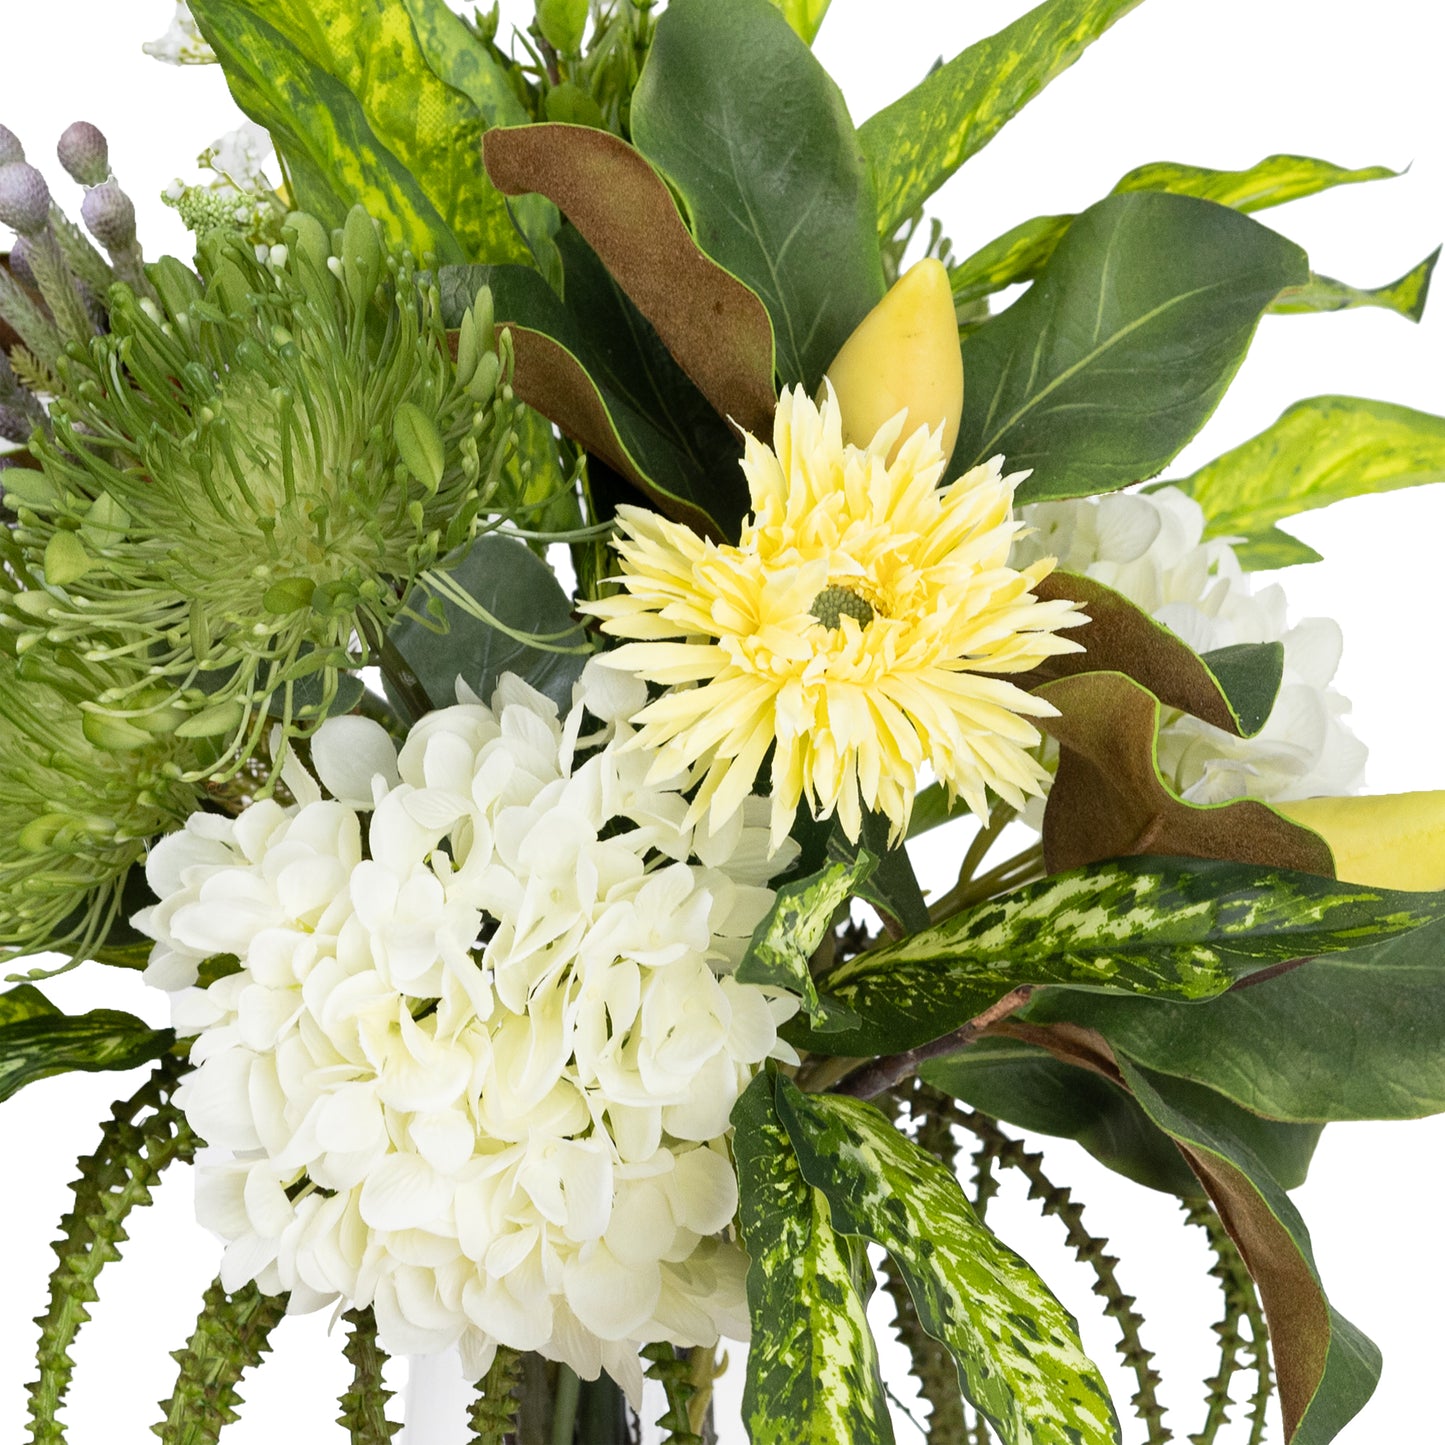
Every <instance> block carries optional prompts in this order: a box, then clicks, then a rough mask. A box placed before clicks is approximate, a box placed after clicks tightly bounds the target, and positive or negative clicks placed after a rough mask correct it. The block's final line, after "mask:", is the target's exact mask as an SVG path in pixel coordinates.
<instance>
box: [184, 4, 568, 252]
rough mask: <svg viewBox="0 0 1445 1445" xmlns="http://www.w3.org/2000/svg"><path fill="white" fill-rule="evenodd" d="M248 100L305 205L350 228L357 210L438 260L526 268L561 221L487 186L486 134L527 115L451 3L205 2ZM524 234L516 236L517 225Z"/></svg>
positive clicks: (212, 30) (206, 17)
mask: <svg viewBox="0 0 1445 1445" xmlns="http://www.w3.org/2000/svg"><path fill="white" fill-rule="evenodd" d="M191 10H192V13H193V14H194V15H195V17H196V21H197V23H198V24H199V26H200V27H201V31H202V33H203V34H204V35H205V37H206V39H207V40H208V41H209V42H210V44H211V46H212V48H213V49H214V50H215V52H216V54H217V56H218V57H219V59H220V61H221V65H222V68H223V69H224V70H225V72H226V79H227V82H228V83H229V85H230V87H231V94H232V95H233V96H235V98H236V102H237V104H238V105H239V106H240V107H241V109H242V110H244V111H245V112H246V114H247V115H249V116H250V117H251V118H252V119H253V120H256V121H258V122H260V124H262V125H264V126H265V127H266V128H267V129H268V130H269V131H270V132H271V134H272V135H273V136H274V137H275V139H276V143H277V146H278V147H279V149H280V151H281V153H282V155H283V156H284V157H285V159H286V162H287V167H288V170H289V172H290V177H291V181H292V185H293V190H294V199H295V201H296V203H297V204H298V205H299V206H300V207H302V208H303V209H305V210H308V211H311V212H313V213H314V214H315V215H317V216H318V217H319V218H320V219H321V220H322V221H323V223H325V224H327V225H331V226H340V225H341V224H342V223H343V222H344V221H345V219H346V215H347V212H348V211H349V210H350V209H351V207H352V206H353V205H357V204H359V205H361V206H363V207H365V209H366V211H367V213H368V214H369V215H370V216H372V217H373V218H374V219H376V220H377V221H380V222H381V224H382V227H383V228H384V230H385V231H386V233H387V235H388V238H389V239H390V240H391V242H392V243H394V244H404V245H406V246H407V247H409V248H410V249H411V250H412V251H413V252H415V253H416V254H417V255H418V256H421V255H423V254H425V253H427V252H432V253H434V254H435V255H436V256H437V258H438V259H439V260H441V261H449V262H462V261H484V260H485V261H529V260H530V259H531V252H530V251H529V247H528V244H527V242H528V240H530V241H531V242H532V246H533V247H534V248H541V250H542V251H543V253H545V252H546V251H548V250H549V249H550V246H549V243H548V240H547V237H548V235H549V234H550V232H551V230H553V229H554V228H555V224H556V213H555V212H554V211H553V210H552V208H551V207H550V206H549V205H548V204H547V203H546V202H545V201H543V200H541V199H540V198H538V197H529V198H526V199H524V200H522V201H519V202H514V203H513V206H512V211H513V214H514V215H515V217H516V222H515V223H514V221H513V220H512V218H511V217H510V216H509V215H508V210H507V206H506V204H505V203H504V201H503V198H502V197H501V196H500V195H499V194H498V193H497V191H496V190H494V189H493V187H492V186H491V185H490V183H489V182H488V181H487V176H486V171H485V170H484V169H483V167H482V158H481V137H482V133H483V131H485V130H486V129H487V128H488V127H489V126H492V125H518V124H521V123H522V122H524V121H526V120H528V119H530V117H529V116H528V115H527V114H526V112H525V110H524V109H523V108H522V104H521V102H520V101H519V100H518V99H517V97H516V96H515V95H514V94H513V93H512V91H511V90H510V88H509V87H508V85H507V83H506V78H505V77H504V76H503V75H502V74H501V72H500V71H499V69H498V68H497V66H496V65H495V63H494V62H493V60H492V58H491V56H490V55H489V54H488V52H487V50H486V48H485V46H484V45H483V44H482V42H481V41H480V40H479V39H478V38H477V37H476V36H475V35H473V34H472V32H471V31H470V30H468V29H467V27H466V25H465V24H463V22H462V21H461V19H460V18H459V17H458V16H456V15H454V14H452V12H451V11H450V10H448V9H447V7H446V5H445V4H444V3H442V0H195V4H194V5H192V7H191ZM519 226H520V228H521V232H522V233H523V234H519V232H518V227H519Z"/></svg>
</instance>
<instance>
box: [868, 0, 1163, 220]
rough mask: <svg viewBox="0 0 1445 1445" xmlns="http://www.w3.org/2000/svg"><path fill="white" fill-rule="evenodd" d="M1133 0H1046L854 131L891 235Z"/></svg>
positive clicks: (1134, 1) (880, 217)
mask: <svg viewBox="0 0 1445 1445" xmlns="http://www.w3.org/2000/svg"><path fill="white" fill-rule="evenodd" d="M1137 4H1139V0H1045V3H1044V4H1042V5H1037V6H1035V7H1034V9H1032V10H1030V11H1029V12H1028V14H1027V15H1023V16H1021V17H1020V18H1019V19H1017V20H1015V21H1014V22H1013V23H1012V24H1011V25H1006V26H1004V28H1003V29H1002V30H1000V31H998V32H997V34H994V35H990V36H988V37H987V38H986V39H984V40H980V41H978V42H977V43H976V44H974V45H970V46H969V47H968V49H967V50H964V51H963V52H962V53H960V54H959V55H956V56H955V57H954V58H953V59H952V60H950V61H949V62H948V64H946V65H942V66H940V67H939V68H938V69H937V70H935V71H934V72H933V73H932V74H931V75H930V76H929V77H928V78H927V79H926V80H925V81H923V82H922V83H921V84H919V85H916V86H915V87H914V88H913V89H912V90H910V91H909V92H908V94H907V95H904V96H902V97H901V98H900V99H898V100H895V101H894V102H893V104H892V105H890V106H887V107H885V108H884V109H883V110H880V111H879V112H878V114H877V115H875V116H873V117H871V118H870V119H869V120H868V121H866V122H865V123H864V125H863V126H862V127H861V129H860V130H859V132H858V138H859V140H861V141H862V143H863V149H864V152H865V153H866V155H867V157H868V160H869V162H870V164H871V165H872V167H873V179H874V182H875V183H876V185H877V187H878V229H879V231H880V233H881V234H883V235H885V236H890V235H892V234H893V232H894V231H895V230H896V229H897V227H898V225H899V223H900V222H902V221H903V220H904V219H905V218H906V217H908V216H909V215H911V214H912V213H913V212H914V211H916V210H917V209H918V208H919V206H921V205H922V204H923V203H924V201H926V200H927V199H928V198H929V196H931V195H932V194H933V193H934V191H936V190H937V189H938V188H939V186H941V185H942V184H943V183H944V181H946V180H947V179H948V178H949V176H951V175H952V174H953V173H954V172H955V171H956V170H957V169H958V168H959V166H961V165H962V164H963V163H964V161H966V160H967V159H968V158H969V156H971V155H973V154H974V153H975V152H976V151H979V150H982V149H983V147H984V146H986V145H987V144H988V143H989V141H991V140H992V139H993V138H994V136H995V135H997V134H998V132H999V131H1000V130H1001V129H1002V128H1003V126H1004V124H1005V123H1006V122H1007V121H1008V120H1010V119H1011V118H1012V117H1013V116H1014V115H1016V114H1017V113H1018V112H1019V111H1020V110H1022V109H1023V108H1024V106H1025V105H1027V104H1028V103H1029V101H1031V100H1032V99H1033V98H1034V96H1036V95H1037V94H1038V93H1039V91H1041V90H1042V89H1043V88H1044V87H1045V86H1046V85H1047V84H1048V83H1049V82H1050V81H1051V80H1052V79H1053V78H1054V77H1055V76H1056V75H1059V74H1061V73H1062V72H1063V71H1065V70H1067V69H1068V68H1069V66H1071V65H1072V64H1073V63H1074V62H1075V61H1076V60H1077V59H1078V58H1079V56H1081V55H1082V54H1083V53H1084V51H1085V50H1086V49H1087V48H1088V47H1089V46H1090V45H1092V44H1093V42H1094V41H1095V40H1097V39H1098V38H1099V36H1101V35H1102V34H1103V33H1104V32H1105V31H1106V30H1107V29H1108V28H1109V27H1110V26H1111V25H1112V24H1113V23H1114V22H1115V21H1116V20H1118V19H1119V18H1120V16H1122V15H1126V14H1128V12H1129V11H1130V10H1132V9H1133V8H1134V7H1135V6H1136V5H1137Z"/></svg>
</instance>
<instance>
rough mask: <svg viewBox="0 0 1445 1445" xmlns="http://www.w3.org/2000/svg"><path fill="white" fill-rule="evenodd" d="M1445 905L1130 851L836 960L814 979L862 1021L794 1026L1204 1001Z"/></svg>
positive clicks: (900, 1040)
mask: <svg viewBox="0 0 1445 1445" xmlns="http://www.w3.org/2000/svg"><path fill="white" fill-rule="evenodd" d="M1441 916H1445V894H1434V893H1396V892H1388V891H1386V890H1383V889H1373V888H1364V887H1361V886H1359V885H1356V884H1352V883H1339V882H1336V881H1335V880H1334V879H1331V878H1320V877H1316V876H1315V875H1313V874H1309V873H1291V872H1286V871H1282V870H1277V869H1269V868H1256V867H1249V866H1247V865H1245V864H1240V863H1232V862H1221V861H1216V860H1211V859H1202V858H1201V859H1191V858H1123V859H1118V860H1116V861H1113V862H1109V863H1100V864H1096V865H1094V866H1092V867H1089V868H1084V869H1080V870H1078V871H1077V872H1073V873H1065V874H1060V875H1058V876H1056V877H1051V878H1045V879H1043V880H1042V881H1041V882H1038V883H1031V884H1027V885H1025V886H1024V887H1023V888H1020V889H1018V890H1016V891H1015V892H1013V893H1011V894H1008V895H1007V896H1006V897H1003V898H999V899H994V900H991V901H990V902H988V903H984V904H980V905H978V906H977V907H974V908H970V909H966V910H965V911H964V912H962V913H959V914H956V915H955V916H954V917H952V918H950V919H947V920H946V921H945V922H943V923H940V924H936V925H935V926H934V927H932V928H930V929H926V930H924V931H923V932H921V933H918V934H916V935H914V936H912V937H909V938H905V939H903V940H901V941H900V942H897V943H891V944H888V945H887V946H885V947H882V948H874V949H871V950H869V951H868V952H867V953H862V954H859V955H858V956H857V957H856V958H852V959H849V960H847V961H846V962H844V963H841V964H839V965H838V966H836V967H835V968H832V969H830V970H829V971H828V972H827V973H826V974H824V975H823V977H822V978H820V979H819V980H818V987H819V989H820V990H821V991H823V992H826V993H831V994H834V995H836V996H837V997H838V999H839V1000H840V1001H841V1002H842V1003H843V1004H844V1005H846V1006H847V1007H848V1008H851V1009H852V1010H853V1011H854V1013H856V1014H857V1015H858V1016H859V1018H861V1019H863V1020H864V1023H863V1024H862V1025H861V1026H860V1027H859V1028H858V1029H857V1030H853V1031H844V1032H839V1033H829V1034H826V1035H813V1034H808V1035H806V1036H803V1033H802V1030H798V1031H797V1035H798V1036H802V1037H803V1041H804V1042H805V1043H806V1044H807V1046H808V1047H809V1048H813V1049H816V1050H818V1051H819V1052H822V1053H830V1054H840V1055H847V1056H851V1057H858V1058H862V1057H866V1056H868V1055H871V1054H875V1053H896V1052H900V1051H902V1050H904V1049H910V1048H914V1047H916V1046H917V1045H919V1044H921V1043H925V1042H927V1041H928V1040H930V1039H935V1038H939V1037H941V1036H942V1035H944V1034H946V1033H948V1032H949V1031H950V1030H952V1029H954V1028H956V1027H958V1026H959V1025H960V1024H962V1023H965V1022H967V1021H968V1020H969V1019H971V1018H974V1017H976V1016H977V1015H978V1014H979V1013H980V1012H981V1011H982V1010H983V1009H984V1008H987V1007H988V1006H989V1005H991V1004H993V1003H995V1002H997V1001H998V1000H999V999H1001V998H1002V997H1003V996H1004V995H1005V994H1007V993H1009V992H1010V991H1012V990H1013V989H1015V988H1018V987H1019V986H1020V985H1023V984H1032V985H1038V984H1057V985H1062V986H1065V987H1068V988H1072V989H1083V990H1087V991H1089V992H1103V993H1125V994H1143V995H1163V996H1166V997H1173V998H1178V999H1189V1000H1199V999H1207V998H1212V997H1214V996H1215V995H1216V994H1219V993H1222V992H1223V991H1224V990H1225V989H1226V988H1228V987H1229V986H1230V985H1231V984H1233V983H1234V982H1235V981H1236V980H1238V979H1240V978H1245V977H1247V976H1248V975H1250V974H1252V973H1257V972H1259V971H1260V970H1261V969H1265V968H1268V967H1270V966H1271V965H1273V964H1277V963H1283V962H1288V961H1291V960H1293V959H1298V958H1305V957H1310V956H1313V955H1315V954H1320V953H1335V952H1340V951H1342V950H1345V949H1348V948H1352V947H1358V946H1359V945H1360V944H1361V943H1362V941H1364V940H1367V939H1377V940H1378V939H1385V938H1388V937H1390V936H1392V935H1396V934H1402V933H1407V932H1408V931H1409V930H1411V929H1414V928H1418V927H1421V926H1422V925H1424V924H1426V923H1429V922H1431V921H1433V920H1434V919H1436V918H1439V917H1441ZM790 1036H791V1035H790Z"/></svg>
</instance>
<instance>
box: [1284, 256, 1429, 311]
mask: <svg viewBox="0 0 1445 1445" xmlns="http://www.w3.org/2000/svg"><path fill="white" fill-rule="evenodd" d="M1439 259H1440V248H1439V247H1438V246H1437V247H1436V248H1435V249H1434V250H1433V251H1431V252H1430V254H1429V255H1428V256H1426V257H1425V259H1424V260H1423V261H1421V262H1420V263H1419V264H1418V265H1416V266H1412V267H1411V268H1410V269H1409V270H1408V271H1406V272H1405V274H1404V275H1403V276H1401V277H1400V279H1399V280H1398V281H1391V282H1389V284H1388V285H1385V286H1374V287H1360V286H1351V285H1349V284H1348V283H1347V282H1344V281H1336V280H1335V278H1334V277H1333V276H1319V275H1316V274H1315V273H1314V272H1311V273H1310V279H1309V281H1308V282H1307V283H1306V284H1305V285H1303V286H1296V287H1292V288H1291V289H1290V290H1288V291H1283V292H1281V293H1280V296H1279V299H1278V300H1277V301H1276V302H1275V303H1274V305H1273V306H1271V307H1270V308H1269V309H1270V311H1271V312H1273V313H1274V314H1275V315H1276V316H1312V315H1315V314H1317V313H1319V312H1321V311H1353V310H1355V309H1357V308H1358V307H1361V306H1378V307H1380V308H1381V309H1382V310H1384V311H1393V312H1395V313H1396V314H1397V315H1400V316H1403V317H1404V318H1405V320H1406V321H1418V320H1419V319H1420V318H1421V317H1422V316H1423V315H1424V314H1425V302H1426V300H1427V299H1428V297H1429V295H1430V277H1431V276H1432V275H1433V274H1434V271H1435V263H1436V262H1437V261H1438V260H1439Z"/></svg>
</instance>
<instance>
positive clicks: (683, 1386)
mask: <svg viewBox="0 0 1445 1445" xmlns="http://www.w3.org/2000/svg"><path fill="white" fill-rule="evenodd" d="M642 1358H643V1359H644V1360H646V1361H647V1362H648V1366H647V1378H648V1379H649V1380H656V1381H657V1382H658V1383H659V1384H660V1385H661V1386H662V1388H663V1391H664V1393H665V1394H666V1396H667V1412H666V1413H665V1414H663V1415H659V1416H658V1418H657V1421H656V1423H657V1426H658V1428H659V1429H662V1430H666V1431H667V1432H668V1434H667V1439H668V1441H669V1442H670V1445H702V1436H701V1435H699V1434H698V1433H697V1432H696V1431H695V1430H694V1429H693V1428H692V1417H691V1415H690V1414H689V1413H688V1406H689V1405H690V1403H691V1401H692V1394H693V1389H694V1386H693V1380H692V1367H691V1365H690V1364H689V1363H688V1360H687V1357H686V1356H685V1355H684V1356H682V1357H681V1358H679V1356H678V1354H677V1351H676V1350H674V1349H673V1348H672V1346H671V1345H660V1344H659V1345H648V1346H647V1347H646V1348H645V1349H644V1350H643V1352H642Z"/></svg>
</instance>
